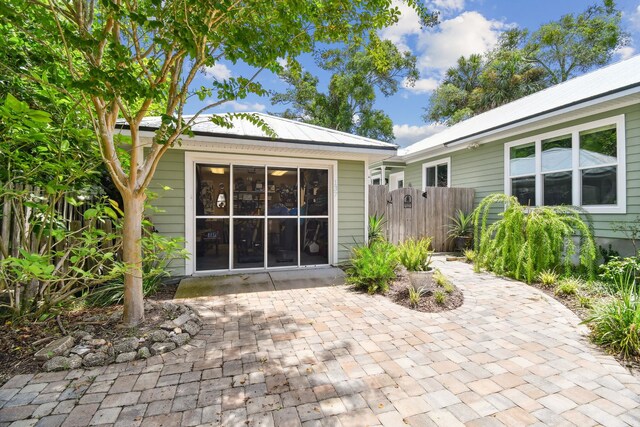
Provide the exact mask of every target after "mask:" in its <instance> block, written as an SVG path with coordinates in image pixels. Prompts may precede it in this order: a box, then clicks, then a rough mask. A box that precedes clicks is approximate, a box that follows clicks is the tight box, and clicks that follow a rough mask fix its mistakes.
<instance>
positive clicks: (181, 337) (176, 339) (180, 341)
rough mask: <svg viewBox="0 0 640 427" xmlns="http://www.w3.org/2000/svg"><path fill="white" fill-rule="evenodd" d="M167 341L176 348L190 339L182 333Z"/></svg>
mask: <svg viewBox="0 0 640 427" xmlns="http://www.w3.org/2000/svg"><path fill="white" fill-rule="evenodd" d="M169 339H170V340H171V342H174V343H175V344H176V345H177V346H178V347H180V346H183V345H185V344H186V343H188V342H189V340H190V339H191V337H190V336H189V334H186V333H183V334H176V335H174V336H172V337H171V338H169Z"/></svg>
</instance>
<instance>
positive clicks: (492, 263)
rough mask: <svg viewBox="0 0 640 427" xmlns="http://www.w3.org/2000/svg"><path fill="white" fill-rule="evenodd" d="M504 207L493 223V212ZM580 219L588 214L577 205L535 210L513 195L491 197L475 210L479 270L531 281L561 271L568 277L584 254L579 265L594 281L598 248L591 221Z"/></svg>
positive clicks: (476, 265) (477, 264) (475, 243)
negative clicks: (577, 241)
mask: <svg viewBox="0 0 640 427" xmlns="http://www.w3.org/2000/svg"><path fill="white" fill-rule="evenodd" d="M499 207H503V208H504V211H503V212H502V213H499V214H498V217H499V219H498V220H496V221H495V222H493V223H492V224H490V225H488V224H487V223H488V222H489V216H490V214H492V213H495V211H496V208H499ZM581 215H585V216H586V213H585V212H584V211H582V210H581V209H579V208H577V207H573V206H540V207H534V208H530V207H527V206H523V205H521V204H520V203H518V200H517V199H516V198H515V197H513V196H507V195H505V194H492V195H489V196H487V197H485V198H484V199H483V200H482V202H480V204H479V206H478V207H477V208H476V210H475V212H474V230H475V232H474V236H475V241H474V246H475V251H476V263H475V264H474V266H475V267H476V269H479V268H481V267H484V268H486V269H488V270H491V271H493V272H495V273H497V274H504V275H508V276H512V277H514V278H516V279H519V280H525V281H526V282H527V283H531V282H532V281H533V280H535V279H536V278H537V277H538V276H539V274H540V273H541V272H542V271H544V270H551V269H557V268H558V267H562V268H563V269H564V272H565V274H567V275H568V274H569V273H570V272H571V271H572V270H573V263H572V258H573V256H574V255H576V254H577V253H578V251H579V253H578V258H579V264H580V265H581V266H582V267H584V269H585V270H586V272H587V274H588V276H589V277H590V278H593V277H594V274H595V263H596V257H597V254H596V245H595V242H594V240H593V231H592V226H591V225H590V221H589V217H588V216H586V218H587V220H584V219H583V218H582V216H581ZM576 236H578V237H579V238H580V242H579V244H578V245H577V247H576V244H575V242H574V237H576Z"/></svg>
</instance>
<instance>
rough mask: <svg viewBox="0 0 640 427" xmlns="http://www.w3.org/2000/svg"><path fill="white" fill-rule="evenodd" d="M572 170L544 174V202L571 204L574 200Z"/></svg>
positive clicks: (551, 204) (548, 204) (548, 203)
mask: <svg viewBox="0 0 640 427" xmlns="http://www.w3.org/2000/svg"><path fill="white" fill-rule="evenodd" d="M571 177H572V172H571V171H567V172H558V173H548V174H546V175H544V184H543V185H544V187H543V188H544V192H543V194H542V196H543V198H544V200H543V202H542V203H543V204H545V205H547V206H556V205H570V204H571V200H572V186H571Z"/></svg>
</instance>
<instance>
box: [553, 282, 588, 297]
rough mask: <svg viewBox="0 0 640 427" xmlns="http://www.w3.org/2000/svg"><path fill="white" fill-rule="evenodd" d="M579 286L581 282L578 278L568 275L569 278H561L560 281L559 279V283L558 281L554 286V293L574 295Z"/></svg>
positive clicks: (563, 295) (564, 295)
mask: <svg viewBox="0 0 640 427" xmlns="http://www.w3.org/2000/svg"><path fill="white" fill-rule="evenodd" d="M580 286H581V282H580V280H579V279H576V278H574V277H569V278H566V279H563V280H562V281H560V283H558V286H556V289H555V291H554V293H555V294H556V295H558V296H562V297H566V296H569V295H576V294H577V293H578V289H579V288H580Z"/></svg>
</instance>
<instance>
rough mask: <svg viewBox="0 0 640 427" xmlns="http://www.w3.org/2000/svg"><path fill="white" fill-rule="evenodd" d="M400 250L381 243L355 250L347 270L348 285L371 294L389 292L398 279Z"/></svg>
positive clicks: (386, 243)
mask: <svg viewBox="0 0 640 427" xmlns="http://www.w3.org/2000/svg"><path fill="white" fill-rule="evenodd" d="M398 263H399V258H398V250H397V249H396V247H395V246H394V245H392V244H391V243H388V242H385V241H380V242H376V243H373V244H371V245H369V246H358V247H355V248H354V249H353V254H352V257H351V265H350V267H349V268H348V269H347V283H350V284H352V285H354V286H355V287H356V288H358V289H366V290H367V292H369V293H370V294H374V293H376V292H382V293H384V292H387V291H388V290H389V282H390V281H391V280H393V279H394V278H395V277H396V272H395V270H396V267H397V266H398Z"/></svg>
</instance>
